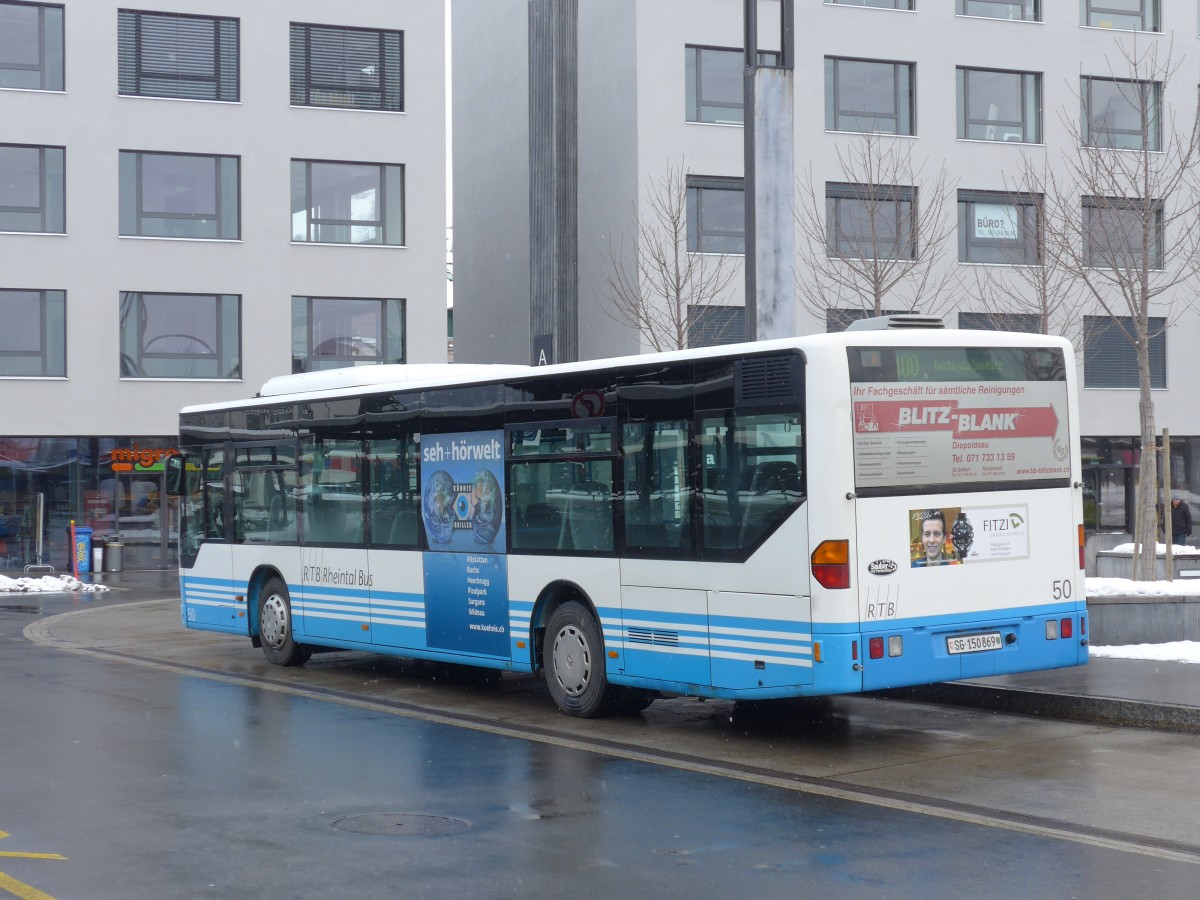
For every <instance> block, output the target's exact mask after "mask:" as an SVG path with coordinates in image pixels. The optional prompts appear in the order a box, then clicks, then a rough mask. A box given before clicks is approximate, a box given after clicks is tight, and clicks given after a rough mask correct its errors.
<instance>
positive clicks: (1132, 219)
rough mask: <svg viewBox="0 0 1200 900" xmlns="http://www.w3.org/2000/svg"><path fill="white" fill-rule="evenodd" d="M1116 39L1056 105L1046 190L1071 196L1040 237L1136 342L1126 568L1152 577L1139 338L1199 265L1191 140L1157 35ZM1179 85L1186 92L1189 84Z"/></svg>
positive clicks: (1151, 331)
mask: <svg viewBox="0 0 1200 900" xmlns="http://www.w3.org/2000/svg"><path fill="white" fill-rule="evenodd" d="M1117 46H1118V54H1119V60H1118V64H1117V66H1116V67H1114V66H1113V65H1112V64H1111V63H1110V66H1109V69H1110V76H1111V77H1108V78H1103V79H1100V78H1089V77H1084V78H1082V79H1081V88H1080V90H1081V96H1080V101H1081V103H1080V105H1081V108H1082V109H1083V111H1084V112H1083V116H1082V117H1081V118H1079V119H1077V118H1075V117H1074V116H1073V115H1071V114H1070V113H1069V112H1064V113H1063V115H1062V119H1063V122H1064V124H1065V125H1066V126H1067V127H1068V128H1069V129H1070V130H1071V131H1072V132H1073V133H1074V135H1075V136H1076V138H1077V141H1076V149H1075V151H1074V152H1072V153H1069V154H1067V155H1066V156H1065V157H1064V165H1063V167H1062V168H1061V169H1060V170H1059V173H1060V174H1059V175H1052V176H1050V179H1049V182H1050V189H1051V191H1052V193H1053V195H1054V196H1056V197H1059V198H1068V197H1070V198H1072V202H1070V203H1068V202H1067V201H1065V200H1064V201H1063V202H1062V203H1061V204H1059V205H1058V206H1057V208H1056V209H1054V210H1053V211H1051V212H1050V213H1049V214H1048V215H1047V217H1046V221H1047V226H1046V227H1047V241H1046V245H1047V249H1048V251H1049V252H1051V253H1053V254H1056V255H1057V262H1058V263H1059V264H1060V265H1062V266H1063V267H1064V268H1065V269H1067V270H1069V271H1070V272H1071V273H1072V274H1073V275H1074V276H1075V277H1077V278H1078V279H1079V282H1080V284H1082V285H1083V288H1084V290H1085V291H1086V294H1087V296H1088V298H1089V300H1090V301H1091V302H1092V303H1093V304H1094V306H1095V308H1098V309H1099V310H1102V311H1103V312H1104V313H1105V314H1106V315H1107V316H1108V317H1109V320H1108V321H1109V322H1110V323H1111V325H1110V327H1112V328H1116V329H1118V330H1119V332H1120V333H1121V334H1122V335H1123V336H1124V338H1125V339H1126V340H1127V341H1128V342H1129V343H1130V345H1131V346H1132V347H1133V349H1134V351H1135V354H1136V358H1137V369H1138V387H1139V391H1140V396H1139V401H1140V402H1139V419H1140V428H1139V431H1140V434H1141V441H1142V453H1141V459H1140V463H1139V469H1138V477H1139V481H1138V486H1137V500H1136V507H1137V508H1136V519H1135V526H1134V542H1135V546H1136V557H1135V560H1134V577H1135V578H1142V579H1153V578H1154V577H1155V572H1156V567H1155V542H1156V539H1155V535H1156V530H1157V529H1156V510H1155V500H1156V492H1157V482H1158V465H1157V462H1158V461H1157V455H1156V453H1155V446H1156V432H1157V429H1156V427H1155V420H1154V400H1153V395H1152V394H1151V386H1152V384H1151V371H1150V342H1151V340H1152V339H1154V338H1156V337H1158V336H1159V335H1160V334H1161V333H1162V332H1163V331H1164V330H1165V329H1166V328H1167V327H1169V326H1170V324H1171V323H1172V321H1173V320H1174V319H1175V318H1177V317H1178V315H1179V309H1178V308H1177V307H1178V301H1177V300H1176V297H1178V296H1180V295H1181V294H1182V291H1180V290H1179V289H1180V288H1181V287H1183V286H1184V285H1187V284H1190V283H1192V282H1194V281H1195V279H1196V275H1197V273H1198V272H1200V218H1198V216H1200V205H1198V194H1197V191H1196V188H1197V179H1196V174H1197V173H1196V167H1197V163H1198V162H1200V142H1198V140H1197V130H1196V124H1197V123H1196V107H1195V105H1194V102H1195V101H1194V100H1193V101H1192V102H1191V103H1188V104H1187V106H1186V107H1183V106H1181V107H1180V108H1186V109H1188V113H1189V119H1190V120H1189V121H1187V122H1186V123H1185V124H1184V127H1179V125H1178V124H1177V122H1176V116H1175V114H1174V111H1173V110H1172V112H1171V114H1170V115H1169V116H1166V115H1164V112H1165V109H1166V107H1165V105H1164V103H1163V97H1164V95H1165V94H1166V92H1167V89H1168V84H1169V83H1170V81H1171V77H1172V75H1173V74H1174V73H1175V71H1176V70H1177V68H1178V65H1177V64H1174V63H1172V60H1171V51H1170V47H1169V46H1168V47H1167V48H1165V50H1164V51H1163V52H1162V53H1161V54H1160V45H1159V42H1157V41H1151V42H1149V43H1148V46H1146V47H1143V48H1142V49H1139V48H1138V45H1137V43H1136V42H1133V43H1130V44H1126V43H1123V42H1118V45H1117ZM1183 92H1184V93H1187V92H1190V93H1191V95H1192V96H1193V97H1194V96H1195V88H1194V87H1193V86H1190V85H1185V86H1184V87H1183ZM1131 126H1132V127H1131ZM1079 198H1082V199H1079ZM1168 235H1169V236H1170V239H1169V240H1167V236H1168Z"/></svg>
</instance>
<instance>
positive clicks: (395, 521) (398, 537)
mask: <svg viewBox="0 0 1200 900" xmlns="http://www.w3.org/2000/svg"><path fill="white" fill-rule="evenodd" d="M419 530H420V516H419V515H418V514H417V511H416V510H415V509H413V508H412V507H411V506H401V507H400V508H399V509H397V510H396V512H395V515H394V516H392V525H391V528H390V529H389V530H388V543H389V544H391V545H392V546H395V547H404V546H407V547H412V546H415V545H416V544H417V534H418V531H419Z"/></svg>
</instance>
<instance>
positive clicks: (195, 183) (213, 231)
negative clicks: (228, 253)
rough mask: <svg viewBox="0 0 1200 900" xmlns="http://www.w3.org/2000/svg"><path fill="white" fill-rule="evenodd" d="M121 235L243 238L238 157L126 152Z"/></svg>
mask: <svg viewBox="0 0 1200 900" xmlns="http://www.w3.org/2000/svg"><path fill="white" fill-rule="evenodd" d="M120 167H121V201H120V233H121V234H125V235H140V236H142V237H174V238H213V239H220V240H237V239H238V238H239V237H240V236H241V232H240V224H239V216H238V158H237V157H236V156H200V155H198V154H191V153H144V152H139V151H134V150H122V151H121V163H120Z"/></svg>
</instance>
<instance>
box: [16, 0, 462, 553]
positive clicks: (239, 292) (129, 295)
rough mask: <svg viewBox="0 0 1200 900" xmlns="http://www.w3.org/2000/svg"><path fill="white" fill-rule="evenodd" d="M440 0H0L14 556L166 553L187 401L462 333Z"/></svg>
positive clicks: (429, 351)
mask: <svg viewBox="0 0 1200 900" xmlns="http://www.w3.org/2000/svg"><path fill="white" fill-rule="evenodd" d="M445 29H446V19H445V3H444V2H443V0H411V2H407V3H399V4H398V3H394V2H390V0H356V2H355V3H350V4H340V5H338V4H333V5H331V4H328V3H323V2H318V0H292V2H289V3H245V2H238V0H204V2H199V0H197V2H192V3H187V2H172V3H162V2H155V0H123V2H119V3H118V2H108V0H58V2H25V0H0V435H2V436H0V568H5V567H13V566H19V565H22V564H27V563H30V562H33V561H34V559H33V557H34V555H35V553H34V549H33V548H34V545H35V537H36V530H37V516H36V514H35V510H36V506H37V504H36V500H37V498H38V497H39V495H40V497H41V499H42V501H43V503H44V510H45V517H44V523H43V531H44V534H45V537H46V541H47V545H46V550H45V557H46V561H48V562H50V563H52V564H55V565H59V566H61V565H63V564H64V563H65V561H66V560H65V559H64V557H65V555H66V553H65V549H64V548H65V540H64V536H63V535H64V533H65V532H64V528H65V526H66V524H67V523H68V521H69V520H71V519H74V520H76V521H77V523H79V524H80V525H84V526H89V527H93V528H95V529H97V530H98V531H99V532H101V533H119V534H120V535H121V537H122V538H123V543H124V545H125V553H124V557H125V559H124V562H125V564H126V565H169V564H170V563H171V562H172V560H173V552H174V551H173V544H172V542H173V539H174V537H173V534H172V523H171V521H170V518H171V517H170V515H168V514H164V510H165V509H166V506H165V504H164V503H163V500H162V492H161V487H162V485H161V483H160V479H161V468H162V467H161V458H162V456H163V454H164V453H166V452H170V451H171V450H172V448H173V447H174V442H175V438H174V435H175V434H176V431H177V422H178V411H179V409H180V408H181V407H182V406H185V405H187V404H192V403H202V402H209V401H217V400H226V399H232V398H236V397H243V396H250V395H253V394H254V393H255V392H256V391H257V390H258V388H259V386H260V385H261V384H262V383H263V382H264V381H266V380H267V379H268V378H270V377H272V376H275V375H280V374H285V373H289V372H293V371H305V370H309V369H316V368H325V367H331V366H338V365H357V364H366V363H380V362H410V361H411V362H444V361H445V359H446V310H445V301H446V268H445V254H446V248H445V228H446V187H447V182H446V179H447V175H446V168H447V167H446V120H445V111H446V98H445V59H446V30H445Z"/></svg>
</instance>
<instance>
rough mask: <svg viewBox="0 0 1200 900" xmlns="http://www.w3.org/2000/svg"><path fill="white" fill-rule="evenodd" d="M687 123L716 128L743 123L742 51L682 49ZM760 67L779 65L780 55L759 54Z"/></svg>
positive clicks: (743, 56)
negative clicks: (706, 124) (703, 124)
mask: <svg viewBox="0 0 1200 900" xmlns="http://www.w3.org/2000/svg"><path fill="white" fill-rule="evenodd" d="M684 62H685V68H686V80H687V121H689V122H707V123H710V124H716V125H742V124H744V123H745V110H744V108H743V98H744V94H745V85H746V76H745V72H746V62H745V51H743V50H742V49H740V48H729V47H692V46H687V47H684ZM758 62H759V65H763V66H777V65H779V54H778V53H771V52H768V51H765V50H760V51H758Z"/></svg>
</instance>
